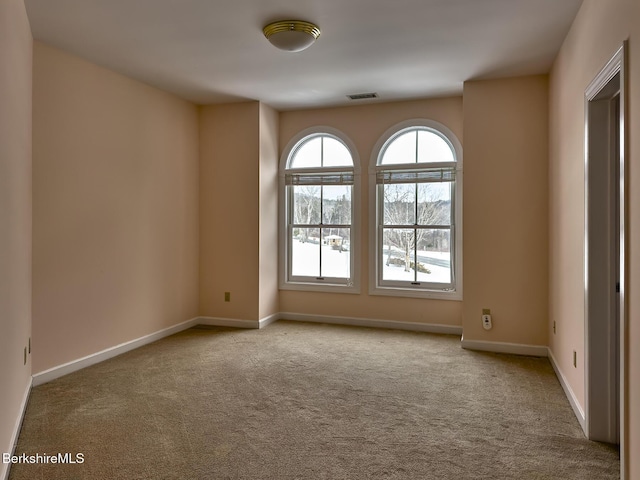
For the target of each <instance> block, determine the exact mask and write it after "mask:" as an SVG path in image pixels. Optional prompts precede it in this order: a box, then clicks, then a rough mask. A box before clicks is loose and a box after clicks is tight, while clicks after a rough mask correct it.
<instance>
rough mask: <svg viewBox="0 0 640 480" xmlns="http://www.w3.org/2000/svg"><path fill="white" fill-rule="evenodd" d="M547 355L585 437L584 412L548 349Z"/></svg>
mask: <svg viewBox="0 0 640 480" xmlns="http://www.w3.org/2000/svg"><path fill="white" fill-rule="evenodd" d="M548 354H549V361H550V362H551V366H552V367H553V370H554V371H555V372H556V377H558V381H559V382H560V385H561V386H562V389H563V390H564V394H565V395H566V396H567V400H569V404H570V405H571V408H572V409H573V413H574V415H575V416H576V418H577V419H578V423H579V424H580V426H581V427H582V431H583V432H584V434H585V435H586V434H587V422H586V417H585V414H584V410H582V407H581V406H580V403H578V399H577V398H576V395H575V394H574V393H573V390H572V389H571V386H570V385H569V382H568V381H567V377H565V376H564V374H563V373H562V371H561V370H560V368H559V367H558V363H557V362H556V357H554V356H553V352H552V351H551V349H550V348H549V349H548Z"/></svg>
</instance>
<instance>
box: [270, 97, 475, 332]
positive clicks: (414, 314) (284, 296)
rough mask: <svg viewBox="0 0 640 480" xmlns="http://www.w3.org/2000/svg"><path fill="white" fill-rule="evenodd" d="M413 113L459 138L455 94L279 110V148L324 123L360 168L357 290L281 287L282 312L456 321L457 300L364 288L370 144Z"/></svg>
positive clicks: (458, 313)
mask: <svg viewBox="0 0 640 480" xmlns="http://www.w3.org/2000/svg"><path fill="white" fill-rule="evenodd" d="M412 118H427V119H431V120H435V121H437V122H440V123H442V124H444V125H446V126H447V127H449V129H451V130H452V131H453V132H454V133H455V135H456V136H457V137H458V139H459V140H460V141H462V99H461V98H460V97H453V98H441V99H431V100H418V101H411V102H390V103H382V104H375V105H360V106H352V107H341V108H326V109H314V110H299V111H290V112H282V113H281V114H280V151H281V152H282V149H283V148H284V147H285V146H286V145H287V143H289V141H290V140H291V139H292V137H294V136H295V135H296V134H297V133H299V132H300V131H302V130H304V129H306V128H309V127H313V126H319V125H324V126H329V127H332V128H336V129H338V130H340V131H341V132H343V133H344V134H345V135H346V136H347V137H349V138H350V139H351V140H352V141H353V143H354V144H355V147H356V149H357V151H358V152H357V153H358V155H359V157H360V165H361V172H362V175H361V177H362V189H361V211H360V215H361V224H360V225H361V231H362V241H361V246H360V247H361V249H362V268H361V272H360V275H361V278H360V284H361V293H360V294H359V295H355V294H335V293H315V292H314V293H310V292H297V291H291V290H286V291H281V292H280V311H281V312H292V313H304V314H313V315H329V316H343V317H359V318H370V319H380V320H396V321H404V322H418V323H431V324H444V325H458V326H459V325H461V323H462V303H461V302H459V301H444V300H426V299H415V298H398V297H386V296H371V295H369V294H368V291H369V245H370V243H369V204H368V197H369V188H368V180H369V178H368V170H367V169H368V166H369V161H370V157H371V153H372V150H373V147H374V146H375V143H376V142H377V141H378V139H379V138H380V137H381V136H382V135H383V134H384V133H385V131H386V130H387V129H389V128H390V127H392V126H394V125H395V124H397V123H400V122H402V121H404V120H409V119H412Z"/></svg>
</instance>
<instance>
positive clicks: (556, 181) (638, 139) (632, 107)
mask: <svg viewBox="0 0 640 480" xmlns="http://www.w3.org/2000/svg"><path fill="white" fill-rule="evenodd" d="M639 19H640V2H638V1H637V0H608V1H606V2H603V1H601V0H585V1H584V3H583V5H582V8H581V9H580V12H579V13H578V16H577V17H576V20H575V22H574V24H573V26H572V28H571V31H570V33H569V35H568V36H567V38H566V40H565V42H564V45H563V47H562V49H561V51H560V54H559V56H558V58H557V59H556V62H555V64H554V66H553V70H552V72H551V82H550V130H549V131H550V172H549V176H550V210H549V211H550V233H551V235H550V263H549V264H550V282H549V292H550V309H549V310H550V322H553V321H556V326H557V334H556V335H553V334H550V346H551V350H552V352H553V354H554V357H555V358H556V359H557V361H558V364H559V367H560V369H561V371H562V372H563V374H564V375H565V376H566V377H567V379H568V381H569V384H570V386H571V388H572V390H573V391H574V393H575V394H576V397H577V398H578V400H579V402H580V403H581V405H582V407H583V408H584V398H585V390H584V388H585V387H584V361H583V359H584V290H583V284H584V283H583V252H584V248H583V242H584V240H583V238H584V92H585V89H586V87H587V86H588V85H589V83H590V82H591V80H592V79H593V78H594V77H595V75H596V74H597V73H598V71H599V70H600V69H601V68H602V67H603V66H604V65H605V63H606V62H607V61H608V60H609V59H610V58H611V57H612V56H613V54H614V53H615V52H616V50H617V49H618V48H619V47H620V45H621V44H622V42H623V41H624V40H625V39H628V40H629V44H628V55H629V70H628V86H629V90H628V100H629V110H628V112H627V113H628V138H629V140H630V142H629V149H628V153H629V155H628V158H627V167H628V168H627V174H628V184H627V187H628V205H627V206H628V238H627V254H628V257H629V260H628V266H627V269H628V270H627V273H628V278H627V291H626V292H625V293H626V298H627V300H628V325H629V327H628V348H629V350H628V362H629V365H628V367H629V369H628V372H627V373H628V374H627V381H628V396H627V405H628V408H629V409H630V411H629V412H628V422H627V427H628V432H627V433H628V444H627V447H628V448H627V455H626V458H627V460H628V468H629V471H628V474H629V475H628V476H627V478H629V479H633V480H635V479H638V478H640V458H639V457H638V456H637V452H639V451H640V408H639V406H640V250H638V249H637V248H636V247H637V246H638V245H640V136H639V135H638V134H637V133H638V131H639V129H640V21H639ZM551 325H552V323H550V325H549V330H551V328H552V327H551ZM573 350H576V351H577V352H578V359H579V361H578V367H577V368H573V365H572V358H571V357H572V351H573ZM629 452H633V453H632V454H629Z"/></svg>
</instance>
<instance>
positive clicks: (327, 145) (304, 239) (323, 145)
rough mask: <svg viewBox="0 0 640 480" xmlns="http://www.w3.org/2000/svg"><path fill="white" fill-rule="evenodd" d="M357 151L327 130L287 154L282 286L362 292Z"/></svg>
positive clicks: (308, 135) (299, 140) (299, 141)
mask: <svg viewBox="0 0 640 480" xmlns="http://www.w3.org/2000/svg"><path fill="white" fill-rule="evenodd" d="M358 173H359V172H358V168H357V163H356V157H355V149H354V148H353V147H352V145H351V142H350V141H349V140H348V139H347V138H346V137H345V136H344V135H343V134H342V133H340V132H338V131H336V130H334V129H330V128H328V127H324V128H315V129H312V130H306V131H305V132H302V133H301V134H299V135H298V136H297V137H296V138H294V139H293V140H292V141H291V142H290V143H289V145H288V146H287V148H285V150H284V152H283V156H282V159H281V169H280V186H281V192H280V193H281V195H280V198H281V212H282V217H283V219H284V221H283V222H281V225H282V228H281V237H280V238H281V241H280V244H281V259H282V260H284V261H281V262H280V264H281V272H280V287H281V288H285V289H301V290H320V291H332V290H339V291H351V292H357V291H358V282H357V275H356V273H357V272H356V270H357V267H358V264H359V262H358V259H359V247H360V244H359V241H358V237H359V235H358V231H357V222H356V221H355V220H356V217H357V209H356V204H357V203H358V202H357V199H358V196H359V195H358V194H357V191H358V185H359V175H358Z"/></svg>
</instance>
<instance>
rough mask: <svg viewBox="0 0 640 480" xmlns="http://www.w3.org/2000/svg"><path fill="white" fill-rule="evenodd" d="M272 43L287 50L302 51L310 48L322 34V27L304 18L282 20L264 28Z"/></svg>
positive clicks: (263, 30)
mask: <svg viewBox="0 0 640 480" xmlns="http://www.w3.org/2000/svg"><path fill="white" fill-rule="evenodd" d="M262 32H263V33H264V36H265V37H267V40H269V41H270V42H271V44H272V45H273V46H274V47H276V48H279V49H280V50H285V51H287V52H300V51H302V50H304V49H305V48H309V47H310V46H311V45H312V44H313V42H315V41H316V39H317V38H318V37H319V36H320V28H319V27H318V26H317V25H314V24H313V23H310V22H304V21H302V20H282V21H280V22H274V23H270V24H269V25H267V26H266V27H264V28H263V29H262Z"/></svg>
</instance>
